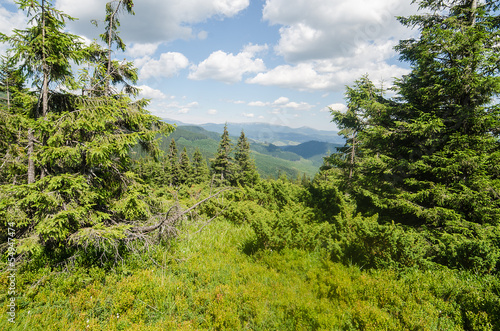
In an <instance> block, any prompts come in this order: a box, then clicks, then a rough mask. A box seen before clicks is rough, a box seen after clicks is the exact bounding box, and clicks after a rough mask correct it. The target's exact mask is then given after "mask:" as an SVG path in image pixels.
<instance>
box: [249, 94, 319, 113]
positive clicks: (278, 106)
mask: <svg viewBox="0 0 500 331" xmlns="http://www.w3.org/2000/svg"><path fill="white" fill-rule="evenodd" d="M248 105H249V106H252V107H270V108H273V112H277V113H281V112H282V111H285V110H286V109H288V110H310V109H312V108H314V106H313V105H310V104H308V103H307V102H295V101H290V99H288V98H287V97H279V98H278V99H276V100H274V101H273V102H263V101H251V102H249V103H248Z"/></svg>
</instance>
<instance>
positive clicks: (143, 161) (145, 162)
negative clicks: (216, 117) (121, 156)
mask: <svg viewBox="0 0 500 331" xmlns="http://www.w3.org/2000/svg"><path fill="white" fill-rule="evenodd" d="M209 162H210V169H209V168H208V166H207V161H206V160H205V158H204V157H203V155H202V153H201V152H200V150H199V149H198V148H197V149H196V150H195V151H194V153H193V155H192V160H190V158H189V155H188V152H187V149H186V148H185V147H184V149H183V151H182V152H181V154H180V155H179V151H178V149H177V144H176V142H175V140H174V139H173V138H172V139H171V140H170V144H169V146H168V152H167V153H166V156H164V157H162V158H161V159H160V160H159V161H157V160H154V159H152V158H140V159H138V160H137V166H136V170H137V172H138V173H139V174H140V175H141V176H142V177H143V178H144V179H145V180H146V181H147V182H148V183H150V184H155V185H157V186H161V185H168V186H174V187H178V186H180V185H193V184H201V183H205V182H208V181H210V182H211V184H212V185H215V186H217V187H219V186H238V185H243V186H244V185H251V184H255V183H256V182H257V181H258V180H259V178H260V176H259V173H258V172H257V169H256V167H255V161H254V160H253V158H252V157H251V155H250V143H249V142H248V140H247V138H246V136H245V133H244V132H243V131H242V132H241V135H240V137H239V138H238V142H237V144H236V148H233V144H232V142H231V139H230V137H229V133H228V131H227V127H224V131H223V133H222V136H221V138H220V142H219V147H218V148H217V153H216V154H215V155H214V157H213V158H212V159H210V160H209Z"/></svg>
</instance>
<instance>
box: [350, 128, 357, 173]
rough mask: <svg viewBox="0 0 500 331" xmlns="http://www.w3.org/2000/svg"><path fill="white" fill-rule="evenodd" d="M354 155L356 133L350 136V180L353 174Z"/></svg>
mask: <svg viewBox="0 0 500 331" xmlns="http://www.w3.org/2000/svg"><path fill="white" fill-rule="evenodd" d="M355 153H356V133H355V132H354V133H353V134H352V150H351V164H350V166H349V179H351V178H352V175H353V172H354V154H355Z"/></svg>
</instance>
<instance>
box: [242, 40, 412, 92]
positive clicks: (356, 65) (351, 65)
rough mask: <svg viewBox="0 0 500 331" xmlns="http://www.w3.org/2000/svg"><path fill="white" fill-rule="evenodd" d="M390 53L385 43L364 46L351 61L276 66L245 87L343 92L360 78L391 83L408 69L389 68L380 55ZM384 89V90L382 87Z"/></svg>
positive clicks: (311, 62)
mask: <svg viewBox="0 0 500 331" xmlns="http://www.w3.org/2000/svg"><path fill="white" fill-rule="evenodd" d="M389 52H391V54H392V49H391V48H390V47H389V46H388V43H382V44H374V45H370V46H366V47H364V48H363V51H358V52H357V53H356V54H354V55H353V56H352V57H344V58H343V57H338V58H332V59H323V60H314V61H307V62H302V63H299V64H297V65H288V64H287V65H280V66H277V67H275V68H273V69H271V70H269V71H267V72H262V73H259V74H257V75H256V76H255V77H252V78H249V79H247V80H246V82H247V83H249V84H260V85H264V86H279V87H282V88H290V89H296V90H300V91H320V90H322V91H343V90H344V87H345V86H346V85H351V84H352V83H353V82H354V80H356V79H357V78H359V77H361V76H362V75H364V74H367V73H368V75H369V77H370V79H372V80H373V82H374V83H376V84H378V83H380V81H385V82H391V81H392V80H393V78H394V77H400V76H402V75H404V74H407V73H408V72H409V70H408V69H406V68H402V67H400V66H397V65H390V64H388V63H387V61H386V60H385V59H384V56H383V55H381V54H387V53H389ZM386 87H388V86H386Z"/></svg>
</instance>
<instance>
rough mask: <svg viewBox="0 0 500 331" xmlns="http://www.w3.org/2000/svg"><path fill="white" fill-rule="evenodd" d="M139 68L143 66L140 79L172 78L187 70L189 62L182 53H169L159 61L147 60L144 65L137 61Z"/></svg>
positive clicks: (161, 56)
mask: <svg viewBox="0 0 500 331" xmlns="http://www.w3.org/2000/svg"><path fill="white" fill-rule="evenodd" d="M136 64H137V65H138V66H142V68H141V71H140V76H139V78H140V79H148V78H150V77H172V76H174V75H176V74H177V73H178V72H179V71H180V70H182V69H184V68H187V66H188V65H189V60H188V59H187V57H185V56H184V55H183V54H181V53H177V52H168V53H163V54H161V55H160V58H159V59H158V60H154V59H147V60H146V61H145V62H144V63H142V61H136Z"/></svg>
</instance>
